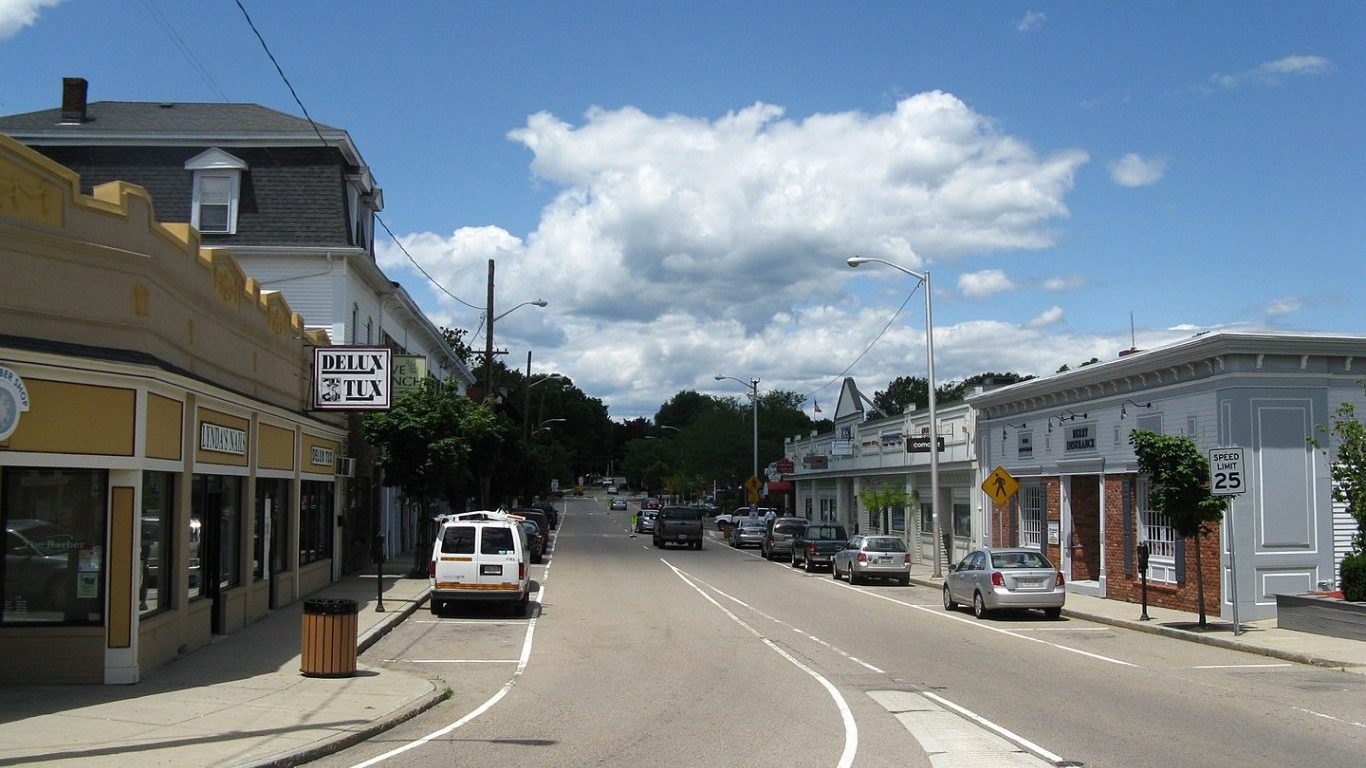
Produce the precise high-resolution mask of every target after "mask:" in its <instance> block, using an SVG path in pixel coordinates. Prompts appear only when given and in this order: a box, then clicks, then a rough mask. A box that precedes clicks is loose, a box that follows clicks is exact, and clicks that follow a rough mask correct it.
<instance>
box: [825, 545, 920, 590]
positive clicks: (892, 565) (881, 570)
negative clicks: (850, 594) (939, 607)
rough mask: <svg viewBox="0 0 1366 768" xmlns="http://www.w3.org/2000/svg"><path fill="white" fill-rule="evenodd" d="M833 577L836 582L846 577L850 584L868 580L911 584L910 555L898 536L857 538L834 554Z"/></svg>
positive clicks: (832, 562) (831, 565) (831, 564)
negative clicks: (886, 580) (887, 580)
mask: <svg viewBox="0 0 1366 768" xmlns="http://www.w3.org/2000/svg"><path fill="white" fill-rule="evenodd" d="M830 575H831V577H833V578H834V579H836V580H838V579H839V578H840V577H841V575H843V576H847V577H848V578H849V583H850V584H858V583H859V582H861V581H863V580H864V579H869V578H874V579H891V580H893V581H897V582H900V583H902V584H910V583H911V553H910V552H908V551H906V542H904V541H902V540H901V539H899V538H897V537H896V536H855V537H854V538H852V539H850V540H849V543H848V544H846V545H845V547H844V549H842V550H840V551H839V552H836V553H835V559H834V560H833V561H831V563H830Z"/></svg>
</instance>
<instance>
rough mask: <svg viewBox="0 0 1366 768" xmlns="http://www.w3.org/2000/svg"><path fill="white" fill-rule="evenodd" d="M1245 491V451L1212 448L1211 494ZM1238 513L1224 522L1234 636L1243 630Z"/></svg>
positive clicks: (1239, 493) (1210, 451)
mask: <svg viewBox="0 0 1366 768" xmlns="http://www.w3.org/2000/svg"><path fill="white" fill-rule="evenodd" d="M1246 491H1247V474H1246V472H1245V468H1244V466H1243V449H1242V448H1241V447H1237V446H1234V447H1232V448H1211V449H1209V492H1210V493H1211V494H1213V495H1215V496H1238V495H1241V494H1243V493H1245V492H1246ZM1234 506H1235V507H1236V506H1237V505H1234ZM1235 511H1236V510H1235V509H1230V510H1229V512H1228V516H1227V517H1226V518H1225V519H1224V522H1225V525H1227V526H1228V541H1229V547H1228V566H1229V597H1230V598H1232V601H1233V634H1235V635H1241V634H1242V633H1243V628H1242V625H1241V624H1240V623H1239V621H1238V560H1237V551H1238V537H1237V535H1236V534H1235V533H1234V531H1233V521H1234V517H1235V514H1234V512H1235Z"/></svg>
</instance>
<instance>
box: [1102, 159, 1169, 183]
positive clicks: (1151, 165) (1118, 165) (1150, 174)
mask: <svg viewBox="0 0 1366 768" xmlns="http://www.w3.org/2000/svg"><path fill="white" fill-rule="evenodd" d="M1166 170H1167V161H1166V160H1163V159H1161V158H1151V159H1144V158H1142V157H1140V156H1138V155H1136V154H1134V153H1133V152H1130V153H1129V154H1127V155H1125V156H1124V157H1121V158H1120V159H1118V160H1116V161H1114V162H1113V163H1110V180H1111V181H1113V182H1114V183H1116V184H1118V185H1120V186H1121V187H1146V186H1148V185H1150V184H1156V183H1157V182H1158V180H1160V179H1161V178H1162V174H1164V173H1165V172H1166Z"/></svg>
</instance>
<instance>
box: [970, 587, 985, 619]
mask: <svg viewBox="0 0 1366 768" xmlns="http://www.w3.org/2000/svg"><path fill="white" fill-rule="evenodd" d="M987 613H988V611H987V603H986V601H985V600H983V599H982V593H981V592H974V593H972V615H973V616H976V617H977V618H979V619H985V618H986V617H987Z"/></svg>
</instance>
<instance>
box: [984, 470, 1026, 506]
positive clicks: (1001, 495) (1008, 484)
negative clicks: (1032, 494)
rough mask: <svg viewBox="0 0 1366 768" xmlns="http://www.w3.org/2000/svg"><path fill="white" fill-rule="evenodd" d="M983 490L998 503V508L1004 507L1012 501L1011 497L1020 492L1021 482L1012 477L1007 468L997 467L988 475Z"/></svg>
mask: <svg viewBox="0 0 1366 768" xmlns="http://www.w3.org/2000/svg"><path fill="white" fill-rule="evenodd" d="M982 490H984V491H986V492H987V495H988V496H990V497H991V500H992V501H994V502H996V506H998V507H1004V506H1005V505H1006V502H1008V501H1010V497H1011V496H1014V495H1015V492H1016V491H1018V490H1020V481H1019V480H1016V479H1015V478H1013V477H1011V476H1010V473H1009V472H1007V471H1006V470H1005V467H997V468H996V469H994V470H992V472H991V474H990V475H987V479H986V481H984V482H983V483H982Z"/></svg>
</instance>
